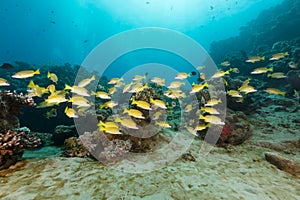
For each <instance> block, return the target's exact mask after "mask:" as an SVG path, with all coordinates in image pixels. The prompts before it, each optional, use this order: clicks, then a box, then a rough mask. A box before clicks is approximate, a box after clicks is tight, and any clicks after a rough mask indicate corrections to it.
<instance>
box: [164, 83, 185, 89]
mask: <svg viewBox="0 0 300 200" xmlns="http://www.w3.org/2000/svg"><path fill="white" fill-rule="evenodd" d="M181 85H185V83H184V82H178V81H175V82H171V83H170V85H169V86H168V88H169V89H177V88H180V86H181Z"/></svg>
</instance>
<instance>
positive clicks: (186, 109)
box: [184, 104, 193, 112]
mask: <svg viewBox="0 0 300 200" xmlns="http://www.w3.org/2000/svg"><path fill="white" fill-rule="evenodd" d="M192 109H193V107H192V104H188V105H187V106H186V107H185V108H184V112H191V110H192Z"/></svg>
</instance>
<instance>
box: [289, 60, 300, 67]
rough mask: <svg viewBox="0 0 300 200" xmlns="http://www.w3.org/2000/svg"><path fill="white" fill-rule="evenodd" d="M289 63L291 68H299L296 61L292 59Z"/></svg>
mask: <svg viewBox="0 0 300 200" xmlns="http://www.w3.org/2000/svg"><path fill="white" fill-rule="evenodd" d="M288 65H289V67H290V68H291V69H296V68H298V65H297V63H295V62H294V61H290V62H289V63H288Z"/></svg>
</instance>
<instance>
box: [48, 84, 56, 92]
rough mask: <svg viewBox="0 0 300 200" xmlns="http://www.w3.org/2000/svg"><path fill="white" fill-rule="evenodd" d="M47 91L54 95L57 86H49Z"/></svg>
mask: <svg viewBox="0 0 300 200" xmlns="http://www.w3.org/2000/svg"><path fill="white" fill-rule="evenodd" d="M47 89H48V90H49V92H50V94H54V93H55V89H56V88H55V85H53V84H51V85H48V87H47Z"/></svg>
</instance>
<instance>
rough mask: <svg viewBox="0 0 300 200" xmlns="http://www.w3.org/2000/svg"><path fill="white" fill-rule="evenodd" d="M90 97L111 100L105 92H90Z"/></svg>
mask: <svg viewBox="0 0 300 200" xmlns="http://www.w3.org/2000/svg"><path fill="white" fill-rule="evenodd" d="M91 95H95V96H96V97H97V98H100V99H111V97H110V96H109V95H108V94H107V93H106V92H102V91H98V92H92V93H91Z"/></svg>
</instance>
